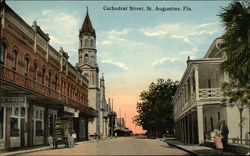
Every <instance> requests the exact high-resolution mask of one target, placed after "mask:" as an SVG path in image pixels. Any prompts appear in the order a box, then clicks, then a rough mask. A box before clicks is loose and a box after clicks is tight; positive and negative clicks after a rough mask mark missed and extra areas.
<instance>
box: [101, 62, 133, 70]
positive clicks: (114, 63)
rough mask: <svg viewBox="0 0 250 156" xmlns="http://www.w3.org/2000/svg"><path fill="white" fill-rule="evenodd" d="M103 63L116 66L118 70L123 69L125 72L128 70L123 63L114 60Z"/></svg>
mask: <svg viewBox="0 0 250 156" xmlns="http://www.w3.org/2000/svg"><path fill="white" fill-rule="evenodd" d="M101 62H102V63H108V64H112V65H115V66H117V67H118V68H121V69H123V70H128V67H127V66H126V65H125V64H124V63H121V62H113V61H112V60H102V61H101Z"/></svg>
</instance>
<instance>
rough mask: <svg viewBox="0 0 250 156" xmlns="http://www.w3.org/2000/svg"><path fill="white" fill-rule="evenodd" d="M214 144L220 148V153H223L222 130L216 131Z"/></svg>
mask: <svg viewBox="0 0 250 156" xmlns="http://www.w3.org/2000/svg"><path fill="white" fill-rule="evenodd" d="M214 145H215V148H216V149H217V150H218V153H219V155H220V154H221V153H222V149H223V145H222V142H221V136H220V132H215V135H214Z"/></svg>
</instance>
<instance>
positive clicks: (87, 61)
mask: <svg viewBox="0 0 250 156" xmlns="http://www.w3.org/2000/svg"><path fill="white" fill-rule="evenodd" d="M84 63H86V64H88V63H89V55H88V54H85V55H84Z"/></svg>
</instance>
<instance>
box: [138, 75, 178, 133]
mask: <svg viewBox="0 0 250 156" xmlns="http://www.w3.org/2000/svg"><path fill="white" fill-rule="evenodd" d="M177 87H178V82H177V81H175V82H173V81H172V80H171V79H168V80H167V81H165V80H164V79H158V80H157V83H154V82H153V83H151V84H150V86H149V90H148V91H145V90H144V91H143V92H141V94H140V100H141V102H139V103H137V107H136V109H137V112H138V115H136V116H135V117H134V122H136V123H137V124H138V125H141V126H142V127H143V129H144V130H147V131H148V132H155V133H157V134H156V135H158V134H162V133H164V132H165V131H166V130H168V131H172V130H173V124H174V119H173V109H174V108H173V105H172V104H171V102H172V99H173V96H174V94H175V91H176V89H177Z"/></svg>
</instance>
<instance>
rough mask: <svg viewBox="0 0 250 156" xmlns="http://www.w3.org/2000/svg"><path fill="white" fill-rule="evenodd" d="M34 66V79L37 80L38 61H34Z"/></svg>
mask: <svg viewBox="0 0 250 156" xmlns="http://www.w3.org/2000/svg"><path fill="white" fill-rule="evenodd" d="M33 67H34V71H33V79H34V80H35V79H36V71H37V63H36V62H34V63H33Z"/></svg>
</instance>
